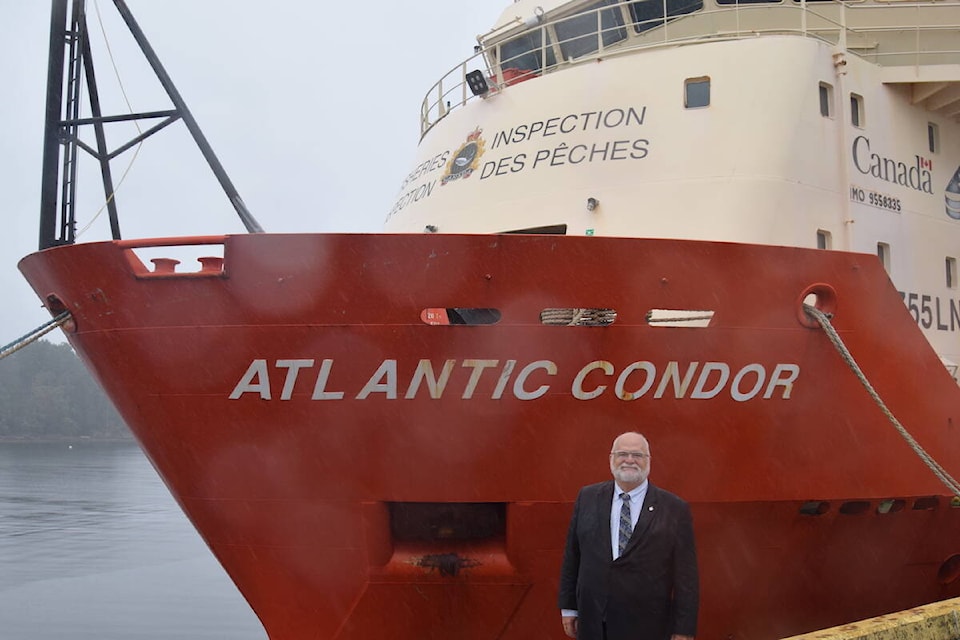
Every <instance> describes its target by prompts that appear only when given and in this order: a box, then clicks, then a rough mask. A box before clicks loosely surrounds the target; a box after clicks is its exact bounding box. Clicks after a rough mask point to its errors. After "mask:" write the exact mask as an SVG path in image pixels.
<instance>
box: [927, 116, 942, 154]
mask: <svg viewBox="0 0 960 640" xmlns="http://www.w3.org/2000/svg"><path fill="white" fill-rule="evenodd" d="M927 146H928V148H929V149H930V153H940V127H938V126H937V125H935V124H934V123H932V122H928V123H927Z"/></svg>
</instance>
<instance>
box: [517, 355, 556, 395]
mask: <svg viewBox="0 0 960 640" xmlns="http://www.w3.org/2000/svg"><path fill="white" fill-rule="evenodd" d="M534 369H545V370H546V372H547V374H548V375H551V376H555V375H557V365H556V364H554V363H553V362H551V361H550V360H537V361H536V362H531V363H530V364H528V365H527V366H525V367H524V368H523V370H521V371H520V373H519V374H518V375H517V379H516V380H514V381H513V395H515V396H516V397H517V399H518V400H535V399H537V398H539V397H540V396H542V395H543V394H545V393H546V392H547V391H548V390H549V389H550V385H548V384H545V385H542V386H540V387H537V388H536V389H535V390H534V391H527V390H526V389H524V388H523V383H524V382H526V381H527V376H529V375H530V374H531V373H533V370H534Z"/></svg>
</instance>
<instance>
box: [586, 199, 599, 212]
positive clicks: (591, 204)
mask: <svg viewBox="0 0 960 640" xmlns="http://www.w3.org/2000/svg"><path fill="white" fill-rule="evenodd" d="M598 204H600V201H599V200H597V199H596V198H587V211H593V210H594V209H596V208H597V205H598Z"/></svg>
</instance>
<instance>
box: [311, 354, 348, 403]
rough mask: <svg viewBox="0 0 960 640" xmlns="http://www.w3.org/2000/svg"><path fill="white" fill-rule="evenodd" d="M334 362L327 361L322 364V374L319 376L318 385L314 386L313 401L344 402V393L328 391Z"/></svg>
mask: <svg viewBox="0 0 960 640" xmlns="http://www.w3.org/2000/svg"><path fill="white" fill-rule="evenodd" d="M332 368H333V360H331V359H329V358H328V359H326V360H324V361H323V362H321V363H320V373H319V374H318V375H317V384H315V385H314V386H313V396H311V400H342V399H343V391H327V380H328V379H329V378H330V369H332Z"/></svg>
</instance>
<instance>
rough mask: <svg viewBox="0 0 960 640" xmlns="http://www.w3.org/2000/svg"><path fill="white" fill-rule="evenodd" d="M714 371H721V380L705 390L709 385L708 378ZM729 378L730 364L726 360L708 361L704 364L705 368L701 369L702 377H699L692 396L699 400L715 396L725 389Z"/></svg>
mask: <svg viewBox="0 0 960 640" xmlns="http://www.w3.org/2000/svg"><path fill="white" fill-rule="evenodd" d="M714 371H719V372H720V380H718V381H717V384H715V385H714V387H713V389H710V390H709V391H704V389H703V388H704V387H705V386H707V379H708V378H709V377H710V374H711V373H713V372H714ZM729 379H730V365H728V364H727V363H726V362H708V363H707V364H705V365H703V369H700V377H699V378H697V384H695V385H694V386H693V392H692V393H691V394H690V397H691V398H695V399H697V400H702V399H709V398H714V397H716V396H717V395H718V394H719V393H720V392H721V391H722V390H723V385H725V384H727V380H729Z"/></svg>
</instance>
